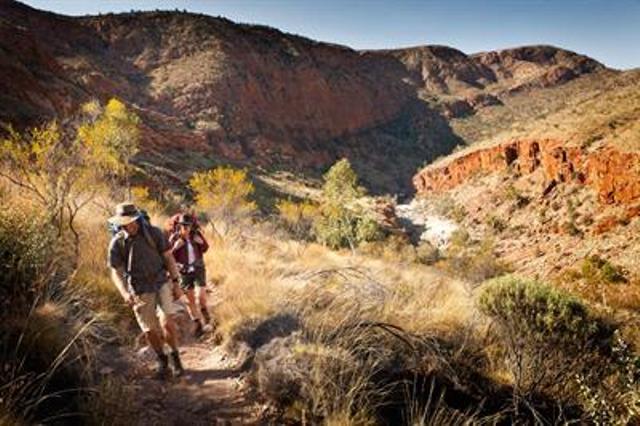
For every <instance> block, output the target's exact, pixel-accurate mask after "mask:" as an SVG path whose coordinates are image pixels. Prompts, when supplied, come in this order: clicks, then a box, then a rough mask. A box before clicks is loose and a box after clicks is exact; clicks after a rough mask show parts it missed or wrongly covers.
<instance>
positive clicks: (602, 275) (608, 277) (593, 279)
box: [580, 255, 627, 284]
mask: <svg viewBox="0 0 640 426" xmlns="http://www.w3.org/2000/svg"><path fill="white" fill-rule="evenodd" d="M580 272H581V274H582V277H583V278H584V279H585V280H587V282H589V283H590V284H600V283H605V284H608V283H624V282H627V278H626V277H625V275H624V272H623V271H622V269H620V268H619V267H617V266H615V265H613V264H611V262H609V261H608V260H606V259H603V258H602V257H600V256H598V255H593V256H589V257H587V258H585V259H584V260H583V261H582V265H581V267H580Z"/></svg>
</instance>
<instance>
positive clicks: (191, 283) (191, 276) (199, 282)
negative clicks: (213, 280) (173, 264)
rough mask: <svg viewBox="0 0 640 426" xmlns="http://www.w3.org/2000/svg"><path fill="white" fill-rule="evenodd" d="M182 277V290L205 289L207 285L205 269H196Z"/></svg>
mask: <svg viewBox="0 0 640 426" xmlns="http://www.w3.org/2000/svg"><path fill="white" fill-rule="evenodd" d="M180 275H182V289H183V290H193V288H194V287H195V286H198V287H205V286H206V285H207V274H206V272H205V270H204V268H203V267H196V270H195V271H193V272H190V273H187V274H180Z"/></svg>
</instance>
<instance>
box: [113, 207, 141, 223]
mask: <svg viewBox="0 0 640 426" xmlns="http://www.w3.org/2000/svg"><path fill="white" fill-rule="evenodd" d="M139 218H140V211H139V210H138V208H137V207H136V206H135V205H134V204H133V203H120V204H118V205H117V206H116V214H115V216H111V217H110V218H109V222H110V223H113V224H114V225H118V226H125V225H128V224H130V223H132V222H135V221H136V220H138V219H139Z"/></svg>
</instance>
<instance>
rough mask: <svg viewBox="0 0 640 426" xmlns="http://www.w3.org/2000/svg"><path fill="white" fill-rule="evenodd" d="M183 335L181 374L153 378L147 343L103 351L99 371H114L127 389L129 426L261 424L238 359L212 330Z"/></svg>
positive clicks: (255, 404)
mask: <svg viewBox="0 0 640 426" xmlns="http://www.w3.org/2000/svg"><path fill="white" fill-rule="evenodd" d="M183 320H184V321H179V323H180V322H181V323H182V324H180V325H181V327H180V328H181V329H182V330H187V329H188V322H189V321H188V319H186V318H183ZM185 322H186V323H187V324H185ZM183 334H186V333H183ZM182 340H183V342H182V345H181V347H180V353H181V358H182V363H183V365H184V368H185V374H184V376H182V377H179V378H171V379H169V380H167V381H160V380H157V379H155V378H153V369H154V367H155V366H156V360H155V355H154V354H153V353H152V351H151V350H150V349H149V348H148V347H144V348H142V349H140V350H138V351H136V350H135V349H134V348H133V347H116V348H112V351H111V353H110V354H108V355H106V358H107V359H105V360H103V365H105V367H103V369H102V370H103V372H104V374H106V375H111V374H114V375H117V376H119V377H120V378H121V379H124V381H125V382H126V383H127V385H126V386H127V387H128V388H129V389H128V392H127V393H126V395H128V396H129V399H130V400H129V401H127V402H126V405H127V407H128V411H130V412H131V413H134V414H135V415H134V417H135V418H132V419H131V425H135V426H137V425H140V426H177V425H188V426H200V425H203V426H204V425H257V424H264V423H265V422H261V421H260V417H261V415H260V413H261V408H262V406H261V404H259V403H257V402H256V398H255V397H254V396H253V395H252V394H251V391H250V387H249V386H247V384H246V381H245V374H244V372H243V371H241V370H240V369H239V368H238V367H239V366H240V365H241V362H242V360H238V359H234V358H232V357H230V356H229V355H228V354H227V353H226V352H225V350H224V349H223V348H222V347H221V346H217V345H216V344H215V342H214V337H213V336H212V335H211V334H208V335H206V336H205V338H203V339H201V340H194V339H192V338H189V337H188V336H185V337H183V339H182ZM124 403H125V402H124V401H123V404H124Z"/></svg>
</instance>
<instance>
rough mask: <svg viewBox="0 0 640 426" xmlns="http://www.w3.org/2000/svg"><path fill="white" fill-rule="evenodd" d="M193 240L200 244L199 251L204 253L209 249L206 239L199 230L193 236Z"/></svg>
mask: <svg viewBox="0 0 640 426" xmlns="http://www.w3.org/2000/svg"><path fill="white" fill-rule="evenodd" d="M193 242H194V243H196V244H198V245H199V246H200V251H201V252H202V253H206V252H207V250H209V243H207V240H206V239H205V238H204V235H202V233H201V232H200V231H198V232H196V235H195V236H194V237H193Z"/></svg>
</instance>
